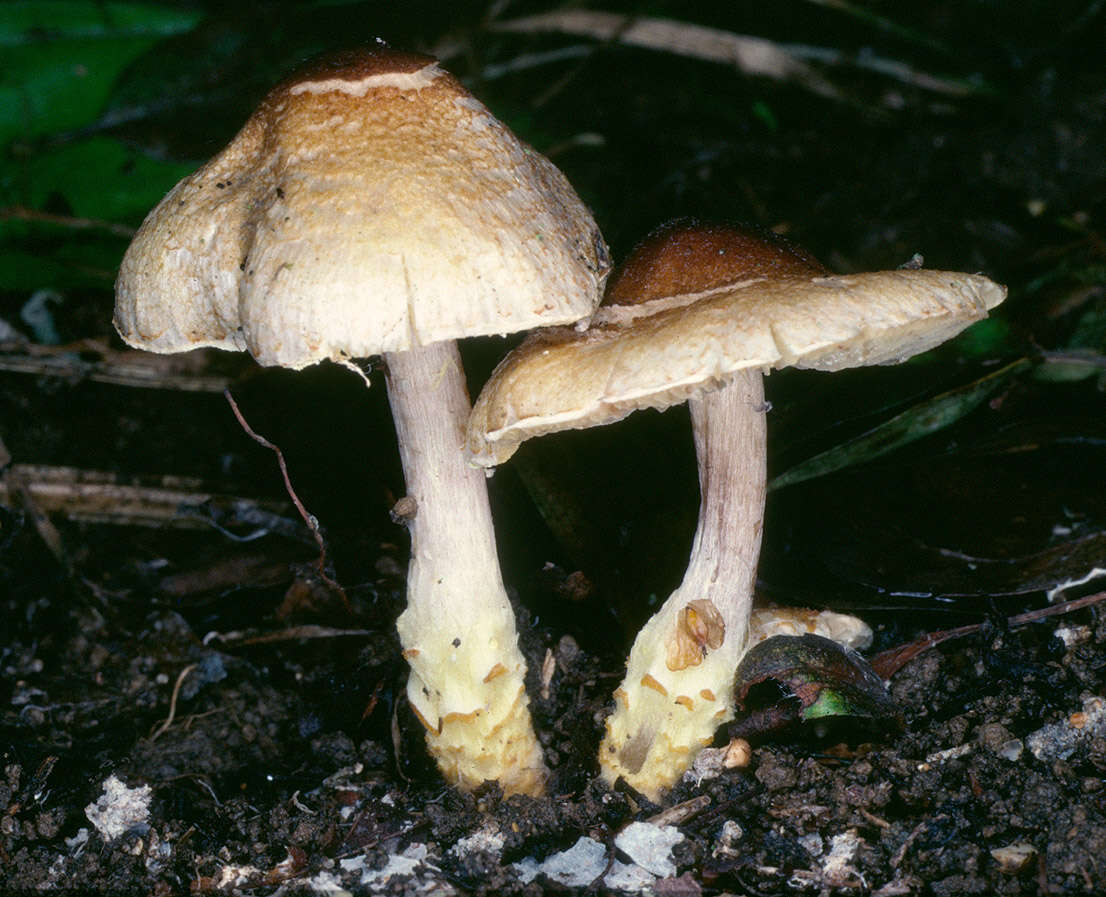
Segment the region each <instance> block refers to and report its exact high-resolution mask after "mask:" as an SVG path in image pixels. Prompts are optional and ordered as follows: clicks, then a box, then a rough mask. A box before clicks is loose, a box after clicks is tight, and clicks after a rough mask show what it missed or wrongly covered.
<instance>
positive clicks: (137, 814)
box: [84, 774, 152, 842]
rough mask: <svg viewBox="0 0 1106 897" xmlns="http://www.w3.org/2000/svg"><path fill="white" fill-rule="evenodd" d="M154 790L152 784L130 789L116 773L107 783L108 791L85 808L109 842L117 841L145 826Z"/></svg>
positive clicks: (92, 821)
mask: <svg viewBox="0 0 1106 897" xmlns="http://www.w3.org/2000/svg"><path fill="white" fill-rule="evenodd" d="M151 798H152V792H151V790H150V786H149V785H140V786H139V787H137V788H128V787H127V786H126V785H125V784H123V782H121V781H120V780H119V779H118V778H116V776H115V775H114V774H112V775H110V776H108V778H107V780H106V781H105V782H104V793H103V795H101V796H100V798H99V800H97V801H96V802H95V803H93V804H89V805H88V806H87V807H85V808H84V812H85V815H86V816H87V817H88V821H89V822H91V823H92V824H93V825H94V826H95V827H96V831H98V832H99V833H100V835H101V837H103V839H104V840H105V841H108V842H110V841H114V840H115V839H116V838H118V837H119V836H120V835H124V834H126V833H127V832H129V831H131V830H132V829H135V828H139V827H145V826H146V825H147V820H148V819H149V818H150V800H151Z"/></svg>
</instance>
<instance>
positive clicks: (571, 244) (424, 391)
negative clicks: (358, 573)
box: [115, 44, 609, 794]
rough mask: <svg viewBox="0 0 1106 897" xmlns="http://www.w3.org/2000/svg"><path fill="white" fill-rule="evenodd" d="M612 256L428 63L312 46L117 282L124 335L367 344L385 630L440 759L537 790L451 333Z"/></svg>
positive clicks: (231, 345) (378, 51) (538, 778)
mask: <svg viewBox="0 0 1106 897" xmlns="http://www.w3.org/2000/svg"><path fill="white" fill-rule="evenodd" d="M608 268H609V262H608V260H607V251H606V247H605V245H604V243H603V240H602V237H601V235H600V234H599V231H598V229H597V227H596V225H595V222H594V221H593V219H592V217H591V215H590V213H589V212H588V210H587V209H586V208H585V207H584V205H583V204H582V203H581V201H580V199H579V198H578V197H577V196H576V194H575V193H574V192H573V190H572V188H571V186H570V185H569V183H568V181H567V180H566V179H565V177H564V176H563V175H562V174H561V172H560V171H559V170H558V169H557V168H556V167H554V166H553V164H552V163H550V162H549V161H548V160H547V159H545V158H544V157H543V156H541V155H539V154H538V153H536V152H535V151H533V150H532V149H530V148H529V147H528V146H526V145H524V144H522V143H521V142H520V141H519V140H518V139H517V138H516V137H515V136H514V135H513V134H512V133H511V132H510V131H509V130H508V128H507V127H506V126H505V125H503V124H502V123H501V122H499V121H498V120H496V119H495V118H494V117H493V116H492V115H491V113H490V112H489V111H488V110H487V109H486V108H485V107H484V106H483V105H482V104H481V103H480V102H479V101H477V100H476V99H475V98H474V97H473V96H472V95H471V94H470V93H469V92H468V91H467V90H465V89H464V88H463V87H462V86H461V85H460V83H458V81H457V80H456V79H455V78H454V77H453V76H451V75H450V74H448V73H447V72H445V71H444V70H443V69H442V68H440V67H439V65H438V64H437V62H436V60H434V59H432V58H430V57H426V56H421V55H416V54H411V53H402V52H397V51H394V50H391V49H389V48H387V47H386V46H385V45H383V44H379V45H376V46H373V47H370V48H366V49H364V50H358V51H354V52H347V53H342V54H338V55H334V56H330V57H328V58H324V59H322V60H321V61H317V62H314V63H309V64H308V65H306V66H305V67H303V68H301V69H300V70H298V71H297V72H295V73H294V74H293V75H291V76H290V77H289V78H288V79H287V80H285V81H284V82H283V83H281V84H280V85H279V86H277V87H276V88H274V89H273V90H272V91H271V92H270V93H269V94H268V96H266V97H265V99H264V100H263V101H262V103H261V104H260V106H259V107H258V109H257V110H256V112H254V114H253V115H252V116H251V117H250V119H249V120H248V121H247V122H246V124H245V126H244V127H243V128H242V130H241V131H240V132H239V134H238V135H237V136H236V137H235V138H234V140H233V141H232V142H231V143H230V144H229V145H228V146H227V147H226V148H225V149H224V150H223V151H222V152H220V153H219V154H218V155H217V156H215V158H213V159H212V160H211V161H209V162H208V163H207V164H206V165H204V166H203V167H202V168H200V169H199V170H198V171H196V172H195V173H194V174H192V175H190V176H189V177H187V178H185V179H184V180H183V181H181V182H180V183H179V184H178V185H177V186H176V187H175V188H173V190H172V191H171V192H170V193H169V194H168V195H167V196H166V197H165V198H164V199H163V200H162V202H161V203H160V204H159V205H158V206H157V207H156V208H155V209H154V210H153V211H152V212H151V213H150V214H149V216H147V218H146V221H145V222H144V223H143V225H142V227H141V229H140V230H139V232H138V234H137V235H136V236H135V238H134V241H133V242H132V244H131V246H130V248H129V249H128V251H127V253H126V256H125V258H124V259H123V263H122V266H121V268H120V272H119V278H118V282H117V284H116V309H115V326H116V328H117V329H118V331H119V333H120V334H121V335H122V337H123V339H124V340H126V341H127V342H128V343H129V344H131V345H132V346H136V347H139V348H143V349H149V350H152V351H155V352H179V351H184V350H188V349H193V348H196V347H198V346H216V347H219V348H223V349H245V350H248V351H249V352H250V353H251V354H252V355H253V357H254V358H256V359H257V361H259V362H260V363H261V364H264V365H281V366H284V367H289V368H296V369H299V368H302V367H304V366H306V365H310V364H314V363H316V362H319V361H322V360H324V359H332V360H335V361H338V362H347V363H348V359H350V358H357V357H365V356H370V355H377V354H383V356H384V364H385V368H386V375H387V389H388V398H389V401H390V404H391V407H392V413H393V417H394V420H395V427H396V432H397V434H398V437H399V447H400V453H401V456H402V461H403V470H404V476H405V478H406V483H407V494H408V496H409V497H410V498H411V499H413V500H414V508H415V511H414V514H413V517H412V518H411V520H410V524H409V527H410V535H411V565H410V571H409V575H408V601H407V609H406V610H405V611H404V612H403V614H402V615H401V616H400V618H399V620H398V622H397V627H398V629H399V634H400V638H401V641H402V644H403V648H404V656H405V657H406V658H407V660H408V661H409V663H410V666H411V676H410V680H409V685H408V697H409V699H410V703H411V706H412V708H413V709H414V712H415V714H416V715H417V716H418V717H419V719H420V720H421V721H422V723H423V725H424V726H425V727H426V730H427V740H428V744H429V747H430V750H431V752H432V753H433V754H434V756H435V757H436V759H437V761H438V764H439V766H440V768H441V769H442V771H443V773H444V774H445V776H446V778H447V780H449V781H450V782H452V783H455V784H457V785H459V786H461V787H463V788H473V787H476V786H477V785H479V784H480V783H482V782H483V781H485V780H489V779H491V780H497V781H499V782H500V784H501V785H502V787H503V789H504V791H506V792H509V793H510V792H523V793H529V794H536V793H540V791H541V790H542V787H543V780H544V776H545V767H544V763H543V760H542V757H541V750H540V748H539V746H538V743H537V740H536V738H535V736H534V732H533V728H532V725H531V722H530V716H529V710H528V700H527V696H526V693H525V691H524V689H523V676H524V673H525V668H526V667H525V662H524V660H523V657H522V654H521V652H520V651H519V648H518V638H517V633H516V630H515V622H514V615H513V613H512V610H511V607H510V604H509V602H508V599H507V594H506V592H505V590H504V587H503V582H502V579H501V576H500V571H499V563H498V559H497V556H496V548H495V537H494V534H493V531H492V520H491V514H490V510H489V506H488V496H487V490H486V484H485V476H484V474H483V472H481V471H479V470H476V469H473V468H472V467H471V466H470V465H468V464H467V463H466V462H465V460H464V457H463V454H462V451H461V449H462V444H463V441H464V424H465V420H466V418H467V415H468V412H469V399H468V393H467V390H466V386H465V380H464V375H463V371H462V367H461V361H460V357H459V355H458V351H457V347H456V343H455V342H454V341H455V340H456V339H458V338H460V337H466V336H476V335H480V334H503V333H509V332H513V331H518V330H525V329H530V328H533V327H537V326H545V325H550V324H565V323H568V322H571V321H575V320H577V319H578V318H580V317H581V316H585V315H587V314H589V313H590V312H591V311H593V309H594V307H595V305H596V303H597V302H598V301H599V298H600V296H601V294H602V287H603V282H604V280H605V278H606V274H607V271H608Z"/></svg>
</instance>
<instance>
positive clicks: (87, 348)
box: [0, 340, 230, 392]
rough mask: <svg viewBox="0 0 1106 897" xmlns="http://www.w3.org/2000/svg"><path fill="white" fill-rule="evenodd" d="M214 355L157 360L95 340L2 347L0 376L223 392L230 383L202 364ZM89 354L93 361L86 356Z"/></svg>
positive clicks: (199, 352)
mask: <svg viewBox="0 0 1106 897" xmlns="http://www.w3.org/2000/svg"><path fill="white" fill-rule="evenodd" d="M214 351H215V350H208V349H199V350H196V351H194V352H187V353H182V354H180V355H155V354H153V353H152V352H138V351H129V350H128V351H123V352H119V351H115V350H112V349H109V348H108V347H107V345H106V343H104V342H102V341H98V340H82V341H80V342H78V343H73V344H70V345H65V346H43V345H40V344H38V343H24V342H0V371H9V372H12V373H17V374H34V375H35V376H38V377H60V378H62V379H64V380H69V381H71V382H73V383H80V382H82V381H84V380H91V381H93V382H96V383H110V384H113V385H116V386H137V387H142V388H145V389H178V390H181V391H183V392H222V391H223V390H224V389H226V388H227V386H228V385H229V384H230V378H229V377H227V376H224V375H221V374H209V373H207V372H206V371H205V370H204V368H205V366H206V365H205V364H204V362H205V361H206V360H207V358H208V357H210V356H209V353H211V352H214ZM90 354H91V355H92V356H93V358H92V359H89V358H88V357H87V356H88V355H90Z"/></svg>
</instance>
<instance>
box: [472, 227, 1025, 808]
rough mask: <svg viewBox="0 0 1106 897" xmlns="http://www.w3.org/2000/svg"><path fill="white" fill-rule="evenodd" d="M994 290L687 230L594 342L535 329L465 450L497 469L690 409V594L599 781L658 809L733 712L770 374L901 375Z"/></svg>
mask: <svg viewBox="0 0 1106 897" xmlns="http://www.w3.org/2000/svg"><path fill="white" fill-rule="evenodd" d="M1004 296H1005V289H1004V288H1003V287H1001V286H999V285H998V284H995V283H993V282H991V281H990V280H988V279H987V278H985V277H982V276H980V275H975V274H959V273H951V272H946V271H927V270H898V271H883V272H876V273H869V274H854V275H833V274H830V273H829V272H828V271H827V270H826V269H825V268H823V267H822V266H821V265H820V264H819V263H818V262H817V261H816V260H815V259H814V258H813V257H812V256H810V255H809V254H807V253H806V252H805V251H804V250H802V249H800V248H798V247H796V246H794V245H793V244H791V243H789V242H787V241H784V240H783V239H782V238H780V237H777V236H776V235H774V234H771V233H767V232H758V231H755V230H752V229H749V228H733V227H729V226H722V225H713V224H702V223H698V222H694V221H686V220H685V221H677V222H672V223H669V224H667V225H663V226H662V227H660V228H659V229H658V230H656V231H655V232H654V233H653V234H651V235H650V236H649V237H647V238H646V239H645V241H643V242H642V243H641V244H640V245H639V246H638V247H636V248H635V249H634V251H633V252H632V253H631V255H630V257H629V258H628V259H627V260H626V262H625V263H624V264H623V265H622V267H621V268H620V269H619V270H618V272H617V273H616V274H615V275H614V276H613V277H612V278H611V281H610V283H609V284H608V288H607V294H606V298H605V299H604V304H603V306H602V307H601V308H600V309H599V310H598V311H597V312H596V314H595V315H594V316H593V317H592V318H591V321H590V324H589V326H588V327H587V329H586V330H580V329H578V328H571V327H560V328H550V329H547V330H543V331H537V332H535V333H532V334H530V335H529V336H528V337H527V338H526V340H525V341H524V342H523V343H522V344H521V345H520V346H519V347H518V348H517V349H515V350H514V351H513V352H512V353H510V354H509V355H508V356H507V357H506V358H505V359H504V360H503V361H502V362H501V363H500V365H499V366H498V367H497V368H496V370H495V372H494V373H493V375H492V377H491V378H490V379H489V381H488V383H487V384H486V385H485V387H484V390H483V392H482V393H481V394H480V396H479V398H478V399H477V401H476V403H475V405H474V408H473V413H472V416H471V418H470V420H469V426H468V436H467V448H468V452H469V454H470V457H471V458H472V459H473V460H474V462H475V463H478V464H481V465H484V466H493V465H495V464H499V463H502V462H503V461H505V460H506V459H507V458H509V457H510V456H511V454H513V453H514V451H515V450H516V449H517V447H518V445H519V444H520V443H521V442H522V441H523V440H525V439H528V438H530V437H532V436H537V435H540V434H543V433H549V432H553V431H556V430H563V429H568V428H584V427H591V426H598V425H600V424H607V423H611V422H613V421H616V420H619V419H621V418H622V417H625V416H626V415H628V414H629V413H631V412H632V411H634V410H636V409H639V408H657V409H664V408H667V407H669V406H671V405H674V404H677V403H680V402H683V401H687V402H688V404H689V406H690V412H691V421H692V426H693V429H694V436H695V447H696V454H697V458H698V464H699V482H700V492H701V504H700V510H699V522H698V527H697V529H696V533H695V538H694V542H693V545H692V549H691V557H690V560H689V563H688V567H687V571H686V574H685V576H684V579H683V582H682V584H681V585H680V586H679V588H677V589H676V591H675V592H674V593H673V594H672V595H671V596H670V597H669V598H668V600H667V601H666V602H665V603H664V605H663V606H662V607H661V609H660V610H659V611H658V612H657V613H656V614H655V615H654V616H653V617H652V618H651V619H650V620H649V621H648V622H647V623H646V624H645V626H644V628H643V629H642V630H641V632H640V633H639V634H638V636H637V638H636V640H635V642H634V645H633V648H632V650H631V652H630V657H629V661H628V664H627V672H626V677H625V679H624V681H623V683H622V685H621V687H619V688H618V689H617V690H616V691H615V702H616V706H615V710H614V712H613V714H612V715H611V716H610V717H609V718H608V720H607V724H606V736H605V738H604V740H603V744H602V746H601V748H600V765H601V767H602V770H603V774H604V776H605V777H606V778H607V779H608V780H610V781H614V780H615V779H617V778H618V777H620V776H621V777H622V778H624V779H625V780H626V781H627V782H628V783H629V784H630V785H632V786H633V787H634V788H636V789H638V790H639V791H641V792H642V793H643V794H645V795H647V796H649V797H652V798H656V797H657V796H659V794H660V793H661V792H662V791H663V790H665V789H666V788H668V787H670V786H671V785H672V784H673V783H674V782H675V781H676V780H677V779H678V778H679V776H680V775H681V774H682V773H683V772H684V771H685V770H686V769H687V768H688V766H689V765H690V764H691V762H692V761H693V760H694V757H695V754H696V753H697V752H698V751H699V749H700V748H701V747H703V746H704V745H706V744H709V743H710V741H711V739H712V737H713V734H714V731H715V729H716V728H717V727H718V726H719V725H720V724H721V723H723V722H725V721H727V720H729V719H731V718H732V715H733V694H732V691H733V677H734V670H735V668H736V665H737V662H738V661H739V660H740V658H741V656H742V654H743V652H744V650H745V646H746V637H747V631H748V623H749V614H750V609H751V604H752V596H753V588H754V585H755V574H756V565H757V558H758V554H759V550H760V537H761V526H762V522H763V511H764V501H765V463H766V462H765V459H766V448H765V445H766V431H765V413H764V412H765V409H766V406H765V404H764V394H763V387H762V376H761V374H762V372H767V371H769V370H770V369H772V368H781V367H786V366H791V365H793V366H796V367H806V368H816V369H819V370H831V371H832V370H838V369H841V368H846V367H854V366H858V365H868V364H892V363H895V362H898V361H902V360H904V359H906V358H908V357H910V356H912V355H915V354H917V353H919V352H922V351H924V350H926V349H929V348H931V347H932V346H935V345H937V344H938V343H940V342H942V341H944V340H946V339H948V338H949V337H951V336H953V335H954V334H956V333H958V332H959V331H960V330H962V329H963V328H964V327H966V326H968V324H970V323H972V322H973V321H976V320H979V319H980V318H982V317H984V316H985V315H986V314H987V310H988V309H990V308H992V307H994V306H995V305H997V304H998V303H999V302H1001V301H1002V299H1003V298H1004Z"/></svg>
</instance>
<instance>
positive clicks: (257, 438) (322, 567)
mask: <svg viewBox="0 0 1106 897" xmlns="http://www.w3.org/2000/svg"><path fill="white" fill-rule="evenodd" d="M223 395H224V396H225V397H226V400H227V402H229V403H230V409H231V411H233V412H234V416H235V418H236V419H237V420H238V423H239V425H240V426H241V427H242V429H243V430H244V431H245V432H246V435H247V436H249V437H250V438H251V439H252V440H253V441H254V442H256V443H257V444H258V445H262V446H264V447H265V448H267V449H269V450H270V451H271V452H272V453H273V454H274V455H276V459H277V466H278V467H280V475H281V476H282V477H283V478H284V488H285V490H286V491H287V492H288V497H289V498H291V499H292V504H294V505H295V506H296V510H297V511H299V513H300V517H302V518H303V522H304V523H306V524H307V528H308V529H309V530H311V534H312V536H314V538H315V544H316V545H318V546H319V559H318V561H317V562H316V567H317V569H318V571H319V578H320V579H322V581H323V582H325V583H326V584H327V585H328V586H329V587H330V588H331V589H333V590H334V591H335V592H336V593H337V594H338V595H339V596H341V598H342V601H343V602H344V603H345V605H346V609H347V610H350V604H349V598H348V597H346V592H345V589H343V588H342V587H341V586H340V585H339V584H338V583H337V582H336V581H335V580H334V579H332V578H331V577H330V576H329V575H328V574H327V572H326V542H325V541H324V540H323V534H322V532H321V530H320V529H319V521H318V518H316V517H315V515H314V514H311V513H308V510H307V508H305V507H304V506H303V502H301V501H300V497H299V496H298V495H296V490H295V489H294V488H292V478H291V477H290V476H289V475H288V465H287V464H285V462H284V452H282V451H281V450H280V446H278V445H274V444H273V443H272V442H270V441H269V440H268V439H266V438H265V437H264V436H262V435H260V434H259V433H255V432H254V431H253V428H252V427H250V425H249V424H248V423H246V418H245V417H243V415H242V412H241V411H240V410H239V408H238V403H237V402H236V401H234V396H232V395H231V394H230V390H229V389H224V390H223Z"/></svg>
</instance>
